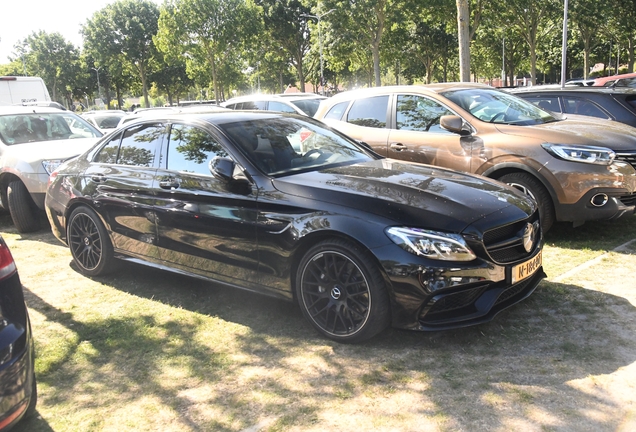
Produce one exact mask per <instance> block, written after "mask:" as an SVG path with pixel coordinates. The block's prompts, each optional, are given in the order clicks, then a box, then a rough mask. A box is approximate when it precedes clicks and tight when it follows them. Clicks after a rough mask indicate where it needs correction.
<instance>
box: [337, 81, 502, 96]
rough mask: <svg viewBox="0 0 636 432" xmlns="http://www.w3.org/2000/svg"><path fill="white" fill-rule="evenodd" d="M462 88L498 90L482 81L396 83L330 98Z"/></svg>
mask: <svg viewBox="0 0 636 432" xmlns="http://www.w3.org/2000/svg"><path fill="white" fill-rule="evenodd" d="M462 89H492V90H497V89H496V88H495V87H492V86H489V85H487V84H481V83H465V82H450V83H435V84H413V85H395V86H381V87H366V88H361V89H355V90H348V91H345V92H342V93H338V94H336V95H334V96H332V97H331V98H330V100H338V99H350V98H352V97H354V98H355V97H361V96H372V95H381V94H387V93H408V92H413V91H416V92H423V93H443V92H445V91H447V90H462Z"/></svg>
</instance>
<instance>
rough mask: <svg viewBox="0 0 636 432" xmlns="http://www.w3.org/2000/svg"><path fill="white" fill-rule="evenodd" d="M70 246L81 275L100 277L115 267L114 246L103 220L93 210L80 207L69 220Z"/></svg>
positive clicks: (68, 234)
mask: <svg viewBox="0 0 636 432" xmlns="http://www.w3.org/2000/svg"><path fill="white" fill-rule="evenodd" d="M67 229H68V233H67V238H68V245H69V247H70V249H71V255H73V260H74V261H75V263H76V264H77V266H78V267H79V271H80V273H82V274H84V275H86V276H98V275H101V274H104V273H107V272H108V271H109V270H110V269H111V268H112V266H113V262H114V260H115V258H114V257H113V245H112V244H111V242H110V238H109V237H108V232H106V228H105V227H104V224H102V221H101V219H100V218H99V216H97V213H95V212H94V211H93V210H92V209H90V208H88V207H84V206H82V207H78V208H76V209H75V210H73V212H72V213H71V216H70V217H69V218H68V228H67Z"/></svg>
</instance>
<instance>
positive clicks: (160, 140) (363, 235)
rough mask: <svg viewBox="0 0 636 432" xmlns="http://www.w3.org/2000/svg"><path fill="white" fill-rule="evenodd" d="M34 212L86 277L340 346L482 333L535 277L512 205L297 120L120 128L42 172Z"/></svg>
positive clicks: (514, 201)
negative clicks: (216, 296)
mask: <svg viewBox="0 0 636 432" xmlns="http://www.w3.org/2000/svg"><path fill="white" fill-rule="evenodd" d="M299 140H300V141H299ZM46 209H47V215H48V217H49V220H50V222H51V226H52V228H53V233H54V234H55V236H56V237H57V238H58V239H60V240H61V241H62V242H64V243H65V244H67V245H68V246H69V247H70V250H71V253H72V256H73V259H74V261H75V263H76V265H77V268H78V269H79V271H80V272H81V273H83V274H85V275H88V276H95V275H101V274H104V273H107V272H108V271H109V270H111V269H112V268H113V265H114V264H115V261H116V260H115V258H119V259H123V260H128V261H134V262H138V263H143V264H147V265H150V266H155V267H158V268H161V269H166V270H172V271H178V272H180V273H185V274H189V275H192V276H196V277H201V278H205V279H210V280H214V281H218V282H221V283H224V284H227V285H231V286H234V287H238V288H243V289H247V290H251V291H255V292H258V293H262V294H267V295H272V296H275V297H279V298H284V299H288V300H291V301H295V302H297V303H298V304H299V305H300V308H301V310H302V311H303V314H304V315H305V317H306V318H307V320H308V321H309V322H310V323H311V324H312V325H313V326H314V327H315V328H316V329H317V330H318V331H319V332H320V333H321V334H322V335H324V336H326V337H328V338H331V339H333V340H336V341H339V342H359V341H362V340H365V339H368V338H371V337H373V336H374V335H376V334H377V333H379V332H380V331H382V330H383V329H385V328H386V327H387V326H389V325H392V326H394V327H397V328H406V329H414V330H441V329H449V328H455V327H461V326H467V325H472V324H478V323H482V322H486V321H489V320H491V319H492V318H493V317H494V316H495V315H496V314H497V313H498V312H500V311H501V310H503V309H505V308H506V307H509V306H511V305H513V304H515V303H517V302H519V301H521V300H523V299H524V298H526V297H527V296H529V295H530V294H531V293H532V292H533V291H534V289H535V288H536V286H537V285H538V283H539V282H540V280H541V279H542V278H543V277H545V274H544V273H543V268H542V265H541V247H542V234H541V227H540V221H539V213H538V210H537V207H536V204H535V202H534V201H533V200H531V199H530V198H528V197H527V196H525V195H523V194H521V193H520V192H518V191H517V190H516V189H514V188H511V187H509V186H506V185H504V184H502V183H499V182H495V181H492V180H489V179H486V178H483V177H480V176H474V175H469V174H464V173H459V172H456V171H452V170H447V169H442V168H437V167H431V166H423V165H418V164H413V163H409V162H402V161H396V160H391V159H385V158H382V157H381V156H379V155H377V154H375V153H373V152H372V151H370V150H368V149H367V148H366V147H365V146H363V145H360V144H359V143H357V142H355V141H353V140H351V139H349V138H347V137H345V136H344V135H342V134H340V133H339V132H337V131H335V130H333V129H330V128H327V127H326V126H325V125H324V124H322V123H320V122H318V121H316V120H313V119H311V118H307V117H303V116H298V115H287V114H279V113H268V112H263V111H252V112H247V111H245V112H226V113H223V112H219V113H206V114H193V115H172V116H171V115H166V116H165V117H163V118H159V117H157V118H153V119H146V120H142V121H138V122H136V123H132V124H130V125H128V126H126V127H125V128H122V129H120V130H119V131H117V132H116V133H114V134H111V135H110V136H108V137H106V138H104V139H103V140H102V141H101V142H99V143H98V144H97V145H96V146H95V147H94V148H93V149H91V150H90V151H88V152H86V153H85V154H83V155H82V156H80V157H79V158H77V159H75V160H73V161H70V162H67V163H66V164H64V165H63V166H61V167H60V168H59V169H58V170H57V171H56V172H55V173H53V175H52V176H51V181H50V185H49V188H48V191H47V197H46ZM521 268H523V269H524V270H525V271H524V272H523V273H524V274H523V277H517V280H515V281H514V282H513V278H515V276H514V275H515V274H519V269H521ZM528 269H531V270H528Z"/></svg>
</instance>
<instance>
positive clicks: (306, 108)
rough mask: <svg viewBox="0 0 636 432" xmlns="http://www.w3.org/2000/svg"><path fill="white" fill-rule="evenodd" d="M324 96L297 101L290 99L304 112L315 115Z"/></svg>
mask: <svg viewBox="0 0 636 432" xmlns="http://www.w3.org/2000/svg"><path fill="white" fill-rule="evenodd" d="M321 100H322V98H316V99H301V100H296V101H293V102H292V101H290V102H291V103H293V104H294V105H296V106H297V107H298V108H300V110H301V111H302V112H304V113H305V114H307V115H308V116H309V117H313V116H314V114H316V111H318V107H319V106H320V101H321Z"/></svg>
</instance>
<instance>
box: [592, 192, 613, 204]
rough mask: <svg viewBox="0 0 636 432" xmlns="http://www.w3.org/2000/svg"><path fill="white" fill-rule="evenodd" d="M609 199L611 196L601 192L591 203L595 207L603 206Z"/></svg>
mask: <svg viewBox="0 0 636 432" xmlns="http://www.w3.org/2000/svg"><path fill="white" fill-rule="evenodd" d="M607 201H609V197H608V196H607V195H606V194H604V193H600V194H596V195H594V196H593V197H592V199H591V200H590V203H591V204H592V205H593V206H594V207H603V206H604V205H605V204H607Z"/></svg>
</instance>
